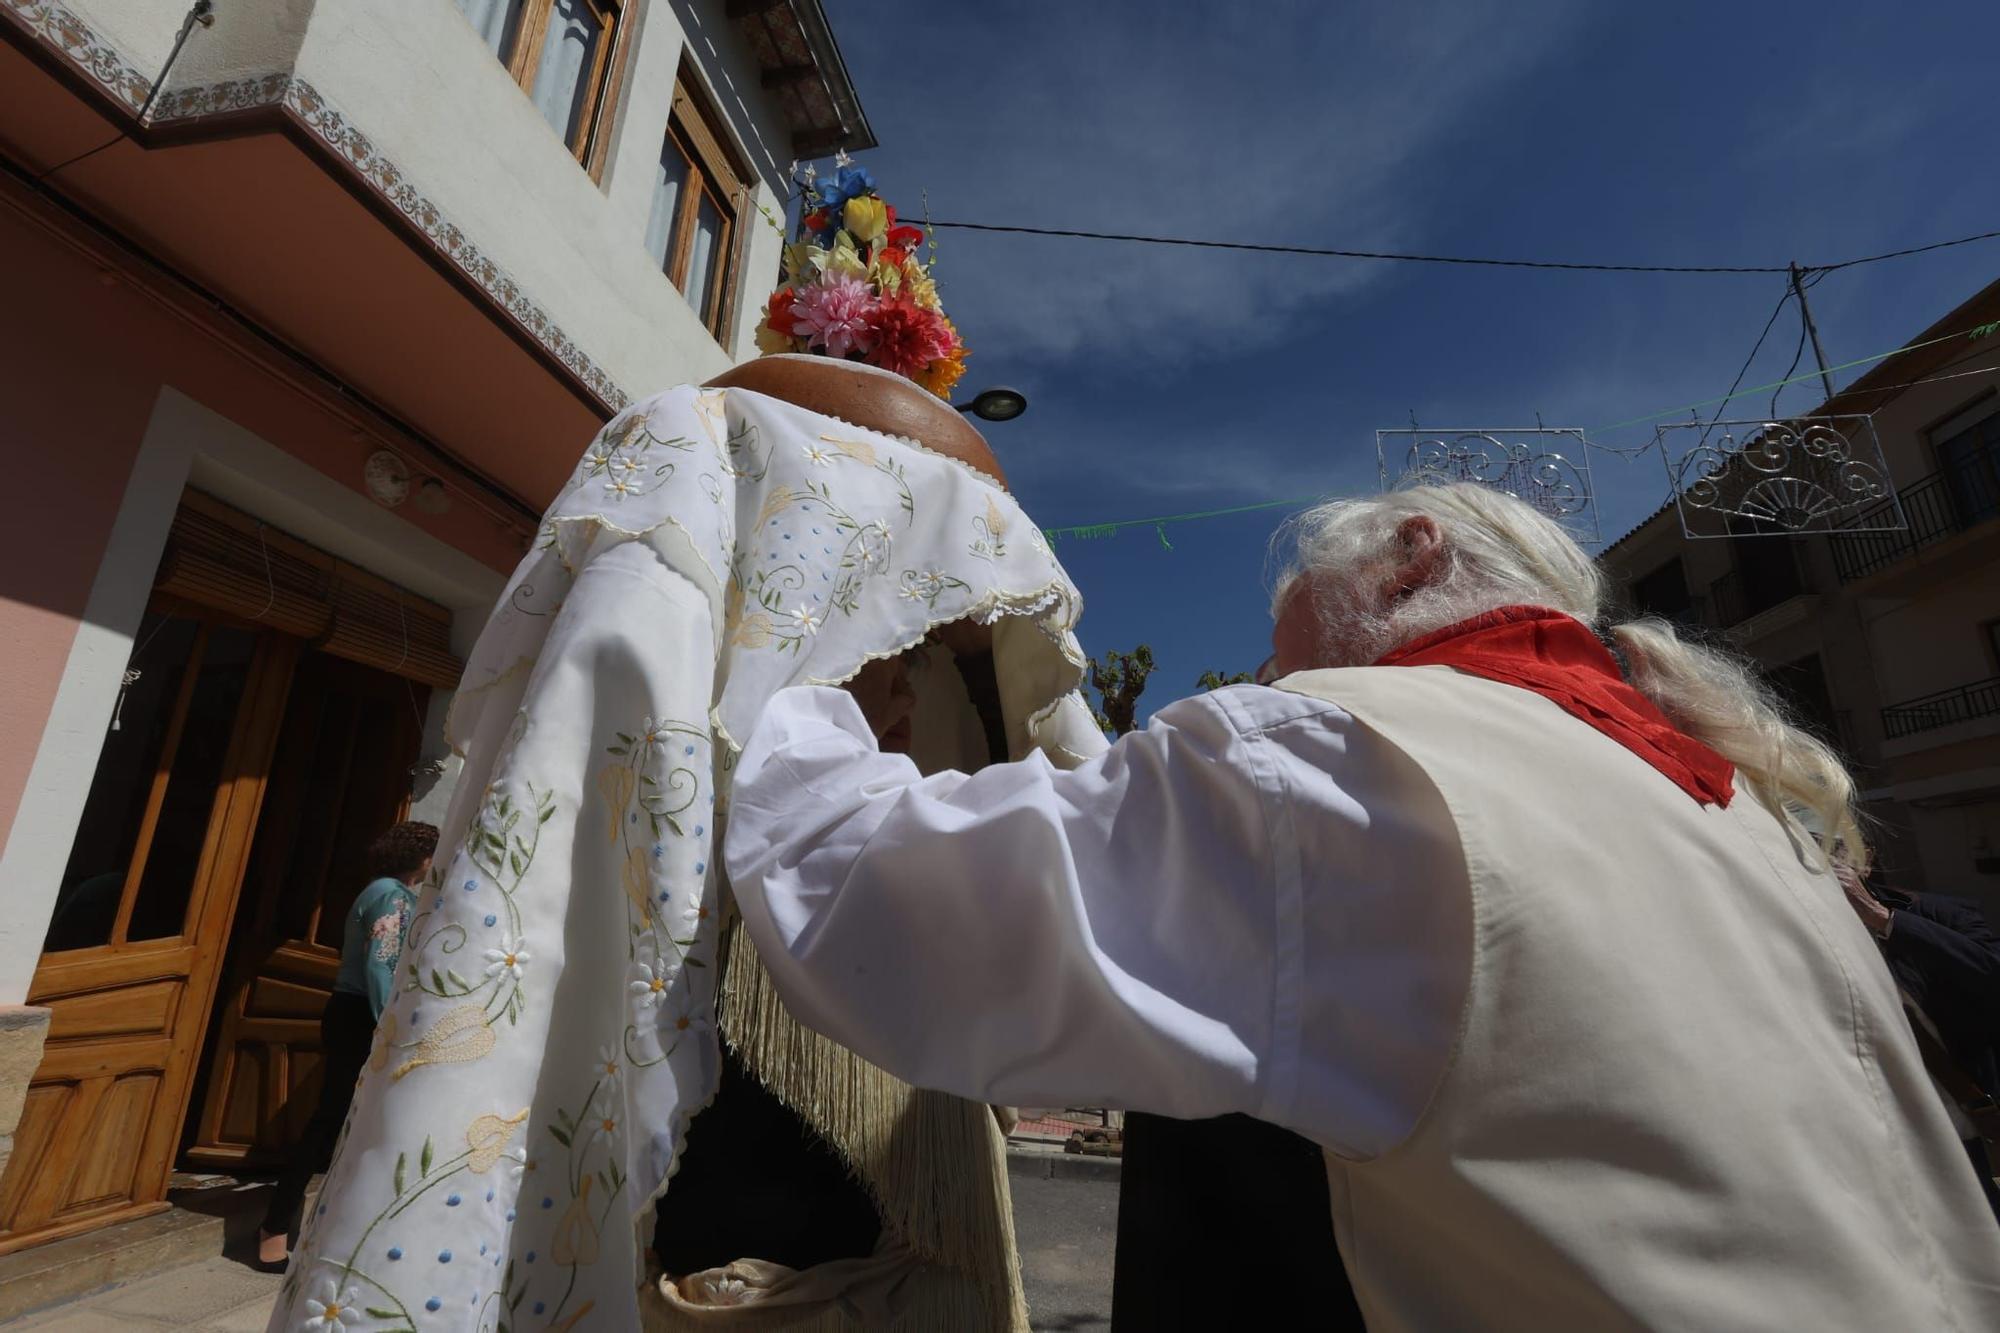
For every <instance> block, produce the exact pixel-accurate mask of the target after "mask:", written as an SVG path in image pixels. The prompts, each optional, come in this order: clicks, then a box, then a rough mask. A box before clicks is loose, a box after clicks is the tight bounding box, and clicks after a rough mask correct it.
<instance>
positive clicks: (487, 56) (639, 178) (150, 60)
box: [69, 0, 791, 397]
mask: <svg viewBox="0 0 2000 1333" xmlns="http://www.w3.org/2000/svg"><path fill="white" fill-rule="evenodd" d="M69 4H70V7H71V9H72V10H73V11H74V12H75V13H76V14H77V15H78V16H79V17H80V18H82V19H83V20H84V21H85V22H86V23H88V24H89V25H90V26H91V27H92V28H93V29H95V30H96V31H97V32H99V33H100V34H101V35H102V36H104V37H105V38H106V39H107V40H108V41H109V42H110V44H111V45H112V46H113V47H114V48H116V49H117V50H118V51H119V53H120V54H122V55H123V56H124V57H125V58H126V60H127V61H128V62H129V63H130V64H132V65H133V66H134V67H135V68H138V69H140V70H141V71H143V72H146V73H148V74H151V73H153V72H155V71H157V70H158V69H159V68H160V67H161V65H162V64H163V63H164V62H165V60H166V57H167V53H168V51H169V50H170V49H171V47H172V43H173V37H174V34H175V33H176V32H178V31H179V28H180V23H181V19H182V17H183V16H184V15H185V14H186V12H187V4H186V0H69ZM627 10H628V17H627V19H626V23H627V26H628V31H627V33H626V37H625V45H624V46H623V47H622V58H623V59H625V60H626V61H627V62H628V65H627V69H628V75H627V77H626V79H625V81H624V85H623V88H622V90H621V98H620V101H619V105H618V106H616V107H614V108H612V109H611V114H612V124H611V127H610V133H611V134H612V136H613V138H612V142H611V146H610V151H609V153H608V154H607V157H606V163H605V170H604V172H603V182H602V184H601V185H600V183H599V182H597V181H594V180H592V179H591V178H590V176H589V174H588V173H587V172H585V171H584V170H583V168H582V167H581V166H579V165H578V164H577V162H576V160H575V159H574V158H573V157H572V156H571V155H570V153H569V150H568V149H567V147H566V146H565V145H564V144H563V143H562V142H561V141H560V140H559V139H558V138H557V136H556V134H555V133H554V131H552V130H551V129H550V128H549V127H548V125H547V124H546V123H545V122H544V121H543V120H542V117H541V114H540V113H539V112H538V111H536V109H535V107H534V105H533V104H532V103H531V102H530V101H529V100H528V98H527V96H526V94H524V93H523V92H522V91H521V90H520V88H519V87H518V86H516V85H515V83H514V80H513V78H512V77H511V76H510V75H509V74H508V73H507V71H506V69H505V68H503V67H502V66H501V64H500V62H499V61H497V60H495V59H494V58H493V55H492V53H491V52H490V51H489V50H488V49H487V48H486V46H485V44H484V43H483V42H482V41H481V40H480V39H479V37H478V36H477V35H476V34H475V33H474V32H473V30H472V28H471V26H470V25H469V24H468V23H467V22H466V21H465V19H464V16H463V15H462V14H461V13H460V12H459V9H458V6H457V5H456V4H455V3H454V0H218V3H217V6H216V22H215V24H214V25H213V26H212V27H209V28H197V29H196V30H195V32H194V33H193V35H192V36H191V37H190V39H189V41H188V43H187V46H186V48H185V50H184V51H183V52H182V54H181V56H180V58H179V60H178V61H177V62H176V64H175V66H174V70H173V74H172V77H171V78H170V79H169V80H168V83H167V87H168V88H169V89H170V90H176V91H178V90H182V89H187V88H192V87H198V86H204V85H208V84H214V83H221V82H226V81H231V80H237V79H247V78H255V77H259V76H262V75H266V74H271V73H275V72H283V71H286V70H290V71H291V72H292V73H294V74H295V75H297V76H298V77H299V78H302V79H304V80H305V81H306V82H308V83H310V84H311V85H312V86H313V88H314V89H315V90H316V91H317V92H318V93H319V94H320V95H321V96H322V97H323V98H325V99H326V100H327V101H328V102H329V103H330V104H331V105H332V106H333V107H335V108H337V109H338V110H339V111H340V113H341V115H342V116H343V117H345V118H346V119H347V120H348V121H349V122H350V123H352V124H353V125H354V126H355V127H357V128H358V129H360V130H361V131H362V132H363V133H364V134H366V135H367V136H368V138H369V140H370V141H371V142H372V143H373V144H374V146H375V147H376V149H377V150H378V151H380V152H381V153H383V154H384V155H386V156H387V157H388V159H389V160H390V161H392V162H393V163H395V164H396V166H397V167H398V168H399V169H400V170H401V171H402V172H403V173H404V175H405V177H406V178H407V179H408V180H409V181H410V183H411V184H412V185H413V186H415V187H416V188H417V189H418V190H419V191H421V192H422V193H423V194H424V195H425V196H426V197H428V198H429V199H430V200H431V201H432V202H434V203H435V204H437V205H438V207H439V208H440V209H441V210H442V211H443V213H444V215H445V216H446V217H447V218H448V219H449V220H450V221H451V222H453V223H454V224H456V225H457V226H458V227H459V229H460V230H461V231H463V232H464V233H465V234H466V235H467V236H468V237H470V238H471V239H472V241H473V242H474V243H475V244H476V245H477V246H478V247H479V249H480V250H481V251H483V252H484V253H485V254H486V255H487V256H488V257H489V258H491V259H492V260H493V261H494V262H496V263H497V264H499V265H500V266H501V267H502V268H504V269H505V270H506V271H507V272H508V274H509V275H510V276H512V277H513V279H514V280H515V282H516V283H517V284H519V286H520V287H521V289H522V290H523V291H524V292H525V293H526V294H527V296H528V298H529V299H530V300H532V301H534V302H535V303H536V304H537V305H539V306H540V307H541V308H542V309H543V310H545V311H547V312H548V313H549V314H550V315H551V316H552V317H553V318H554V319H555V322H556V324H557V325H558V326H559V327H560V328H561V329H562V331H563V332H564V333H565V334H567V335H568V336H569V337H570V339H571V340H572V341H574V342H575V343H576V344H577V346H579V347H580V348H582V349H583V351H584V352H585V353H586V354H587V355H589V356H590V357H591V359H592V360H594V361H596V362H597V363H598V364H599V365H600V366H602V367H603V368H604V369H605V370H606V371H607V372H608V373H609V374H610V375H611V376H612V378H613V379H614V381H616V382H617V384H618V385H619V387H621V388H622V389H624V390H625V392H626V393H627V394H629V395H631V396H633V397H639V396H642V395H644V394H647V393H651V392H653V391H655V390H657V389H660V388H664V387H667V386H669V385H672V384H676V383H682V382H686V381H691V380H702V379H706V378H708V377H709V376H711V375H714V374H716V373H718V372H719V371H721V370H723V369H725V368H726V367H727V366H729V365H731V364H733V363H734V362H735V361H738V360H741V359H743V358H744V357H747V356H749V355H752V354H753V353H754V350H755V348H754V334H755V321H756V317H757V316H758V314H759V313H760V312H761V310H762V307H763V304H764V299H765V298H766V297H767V296H768V295H769V294H770V290H771V288H772V287H773V286H774V285H775V282H776V278H777V273H778V268H779V262H780V258H781V255H782V252H783V245H784V241H783V238H782V237H781V236H780V235H779V234H778V233H777V232H776V231H775V230H774V229H773V228H772V227H770V226H769V225H767V224H766V223H765V222H764V220H763V218H762V216H761V215H760V214H759V212H758V210H757V209H756V208H755V207H752V208H751V209H750V210H748V212H747V213H746V215H745V216H744V217H743V218H742V219H740V220H739V223H740V225H741V226H742V227H744V228H745V229H747V231H748V233H749V237H750V239H749V242H748V251H747V254H746V257H745V261H744V266H743V269H742V270H741V277H740V279H739V282H738V286H737V297H738V310H737V318H736V320H735V324H734V330H733V336H732V338H731V340H730V343H731V345H730V346H729V347H728V348H723V347H721V346H719V345H718V344H717V342H716V340H715V339H714V338H713V337H711V336H710V334H709V333H708V331H707V329H706V328H704V327H703V326H702V323H701V321H700V320H699V319H698V318H697V317H696V316H695V314H694V312H693V310H691V309H690V308H689V307H688V304H687V302H686V300H685V299H683V298H682V296H681V294H680V292H679V291H678V290H677V289H676V288H675V287H674V286H673V284H672V283H670V282H669V281H668V280H667V278H666V275H665V274H663V273H661V272H660V271H659V270H658V268H656V267H655V266H654V264H653V261H652V258H651V256H649V255H648V254H647V253H646V250H645V246H644V239H645V232H646V224H647V221H648V217H649V215H650V212H651V203H652V187H653V173H654V168H655V165H656V164H657V162H658V160H659V153H660V148H661V145H662V143H663V142H664V139H665V136H666V127H667V117H668V113H669V110H670V108H671V105H672V101H673V89H674V78H675V75H676V72H677V71H678V69H679V66H680V60H681V55H682V52H683V50H684V49H685V50H686V51H687V53H688V55H689V56H690V58H691V59H692V60H693V62H694V64H695V66H696V68H697V69H698V70H699V71H700V74H701V77H702V79H703V80H704V82H705V83H706V84H707V85H708V87H709V89H710V91H711V92H712V93H713V94H714V96H715V100H716V102H717V104H718V106H719V108H720V109H721V111H722V113H723V115H724V118H725V119H726V120H727V121H728V127H727V128H728V130H729V132H730V134H731V136H732V137H733V138H734V139H735V141H736V143H737V146H738V147H739V148H740V149H741V150H742V151H743V154H744V156H745V157H746V158H747V159H749V160H750V162H751V163H752V164H753V166H754V168H755V170H756V172H757V173H758V175H759V177H760V180H759V181H758V184H757V188H756V194H755V202H756V203H758V204H761V205H763V207H764V208H766V209H768V210H770V211H771V212H772V213H773V214H776V215H782V214H783V211H784V197H785V196H784V191H786V190H787V189H788V188H789V187H788V185H787V182H786V180H785V172H786V168H787V166H788V164H789V161H790V156H791V153H790V143H791V132H790V130H789V129H788V128H787V127H786V125H785V124H784V122H783V118H782V117H781V116H780V115H779V114H778V112H777V109H776V106H775V104H774V103H773V102H772V101H771V99H770V98H769V97H768V96H767V95H766V94H765V93H764V91H763V89H762V87H761V85H760V82H759V76H758V70H757V66H756V62H755V61H754V59H752V57H751V55H750V53H749V51H748V50H747V48H746V47H745V45H744V44H743V42H742V40H741V38H740V37H739V36H738V35H737V33H736V32H735V30H734V29H733V28H732V27H731V26H730V24H729V23H728V22H727V20H726V19H725V18H724V16H723V5H722V0H699V2H690V0H628V4H627Z"/></svg>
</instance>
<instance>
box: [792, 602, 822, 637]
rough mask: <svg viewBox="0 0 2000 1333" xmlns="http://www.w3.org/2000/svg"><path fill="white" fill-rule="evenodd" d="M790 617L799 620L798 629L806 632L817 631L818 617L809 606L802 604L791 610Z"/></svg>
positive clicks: (815, 632) (813, 632)
mask: <svg viewBox="0 0 2000 1333" xmlns="http://www.w3.org/2000/svg"><path fill="white" fill-rule="evenodd" d="M792 618H793V619H794V620H796V621H798V622H799V629H800V630H801V631H803V632H804V633H806V634H817V633H819V617H817V616H815V615H814V614H813V609H812V608H811V607H810V606H802V607H799V608H798V609H797V610H795V611H793V612H792Z"/></svg>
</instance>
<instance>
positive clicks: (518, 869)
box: [507, 852, 528, 875]
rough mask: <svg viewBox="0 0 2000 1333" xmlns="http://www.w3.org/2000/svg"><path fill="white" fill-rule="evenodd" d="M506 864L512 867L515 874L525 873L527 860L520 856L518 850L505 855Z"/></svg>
mask: <svg viewBox="0 0 2000 1333" xmlns="http://www.w3.org/2000/svg"><path fill="white" fill-rule="evenodd" d="M507 864H509V865H511V866H513V867H514V873H515V874H516V875H520V874H525V873H526V872H527V869H528V863H527V861H526V860H525V859H524V858H523V857H522V855H521V854H520V853H519V852H513V853H510V854H509V855H508V857H507Z"/></svg>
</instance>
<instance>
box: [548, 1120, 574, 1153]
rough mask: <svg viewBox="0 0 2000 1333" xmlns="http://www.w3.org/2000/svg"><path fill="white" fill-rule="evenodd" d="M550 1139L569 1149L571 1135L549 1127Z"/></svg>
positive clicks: (552, 1126) (551, 1126)
mask: <svg viewBox="0 0 2000 1333" xmlns="http://www.w3.org/2000/svg"><path fill="white" fill-rule="evenodd" d="M549 1137H550V1138H552V1139H554V1140H555V1141H556V1142H557V1143H560V1144H561V1145H562V1146H563V1147H565V1148H567V1147H569V1135H568V1134H566V1133H564V1132H563V1131H562V1130H560V1129H557V1128H556V1127H555V1126H554V1125H550V1126H549Z"/></svg>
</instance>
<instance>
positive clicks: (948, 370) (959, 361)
mask: <svg viewBox="0 0 2000 1333" xmlns="http://www.w3.org/2000/svg"><path fill="white" fill-rule="evenodd" d="M970 355H972V354H971V353H970V352H968V351H966V350H965V344H964V343H959V344H958V345H957V346H956V347H954V348H952V349H951V354H950V355H949V356H942V357H939V358H938V359H937V360H935V361H933V362H931V363H930V364H929V365H927V366H925V367H924V368H923V369H922V370H920V371H918V372H917V383H919V384H921V385H923V386H924V387H925V388H926V389H929V390H930V391H931V392H932V393H934V394H936V395H937V396H938V397H940V398H942V399H944V400H945V401H946V402H947V403H948V402H950V401H951V390H952V386H954V385H956V384H957V383H958V380H959V377H960V376H961V375H963V374H965V358H966V357H968V356H970Z"/></svg>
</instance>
